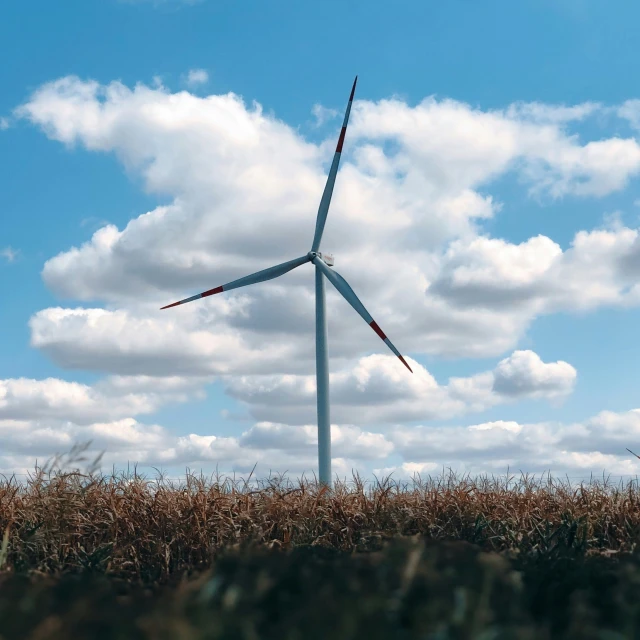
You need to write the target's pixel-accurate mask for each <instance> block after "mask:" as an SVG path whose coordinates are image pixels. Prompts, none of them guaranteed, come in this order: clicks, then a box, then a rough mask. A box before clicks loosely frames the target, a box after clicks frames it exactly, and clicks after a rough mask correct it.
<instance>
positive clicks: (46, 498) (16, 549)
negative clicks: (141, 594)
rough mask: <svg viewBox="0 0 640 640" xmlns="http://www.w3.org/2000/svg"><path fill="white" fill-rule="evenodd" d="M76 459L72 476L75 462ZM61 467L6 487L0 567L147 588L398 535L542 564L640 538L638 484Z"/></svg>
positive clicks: (0, 492) (0, 484) (372, 545)
mask: <svg viewBox="0 0 640 640" xmlns="http://www.w3.org/2000/svg"><path fill="white" fill-rule="evenodd" d="M79 453H81V450H79V449H77V450H75V451H74V452H72V454H71V456H70V458H68V459H67V461H66V466H67V467H69V466H70V464H69V461H71V463H74V462H77V460H78V459H80V458H79ZM64 468H65V464H60V460H58V461H56V463H55V464H52V465H49V466H48V467H45V468H40V469H36V471H35V472H34V473H33V474H32V475H31V476H30V477H29V479H28V481H27V482H26V483H19V482H17V480H16V479H15V478H4V479H1V480H0V532H1V533H0V535H2V536H3V537H2V542H1V543H0V567H2V569H4V570H10V571H18V572H38V573H45V574H59V573H62V572H78V571H93V572H100V573H105V574H108V575H111V576H116V577H119V578H124V579H127V580H133V581H141V582H145V583H152V582H160V583H162V582H166V581H168V580H170V579H171V578H172V577H175V576H179V575H182V574H184V573H185V572H192V571H199V570H202V569H204V568H206V567H209V566H210V565H211V563H212V561H213V559H214V558H215V556H216V554H217V553H218V552H219V551H220V550H221V549H223V548H226V547H229V546H230V545H231V546H233V545H236V544H238V543H242V542H245V541H252V542H254V543H262V544H267V545H268V546H270V547H272V546H278V547H292V546H299V545H314V546H315V545H321V546H326V547H332V548H334V549H338V550H343V551H366V550H375V549H377V548H380V546H381V544H382V541H383V540H384V539H386V538H391V537H394V536H397V535H416V534H417V535H419V536H420V537H424V538H426V539H429V540H459V541H460V540H462V541H467V542H470V543H473V544H476V545H478V546H479V547H481V548H482V549H484V550H493V551H507V552H509V554H508V555H511V556H514V555H515V554H518V553H519V554H525V555H527V556H528V557H533V556H536V555H539V554H549V553H553V552H554V551H557V550H559V549H572V550H574V551H576V552H579V553H589V552H607V553H616V552H632V551H633V550H634V549H635V547H636V544H637V542H638V540H639V539H640V489H639V487H638V484H637V481H634V482H629V483H627V484H626V485H622V484H619V485H611V484H609V483H607V482H606V480H603V481H595V480H593V481H591V482H590V483H588V484H582V485H580V486H572V485H571V484H570V483H569V482H568V481H559V480H555V479H553V478H550V477H547V478H546V479H545V478H541V479H538V480H536V479H534V478H531V477H526V476H521V477H520V478H518V479H516V478H512V479H510V480H509V481H507V480H504V479H494V478H488V477H481V478H475V479H471V478H469V477H461V478H459V477H456V476H455V474H453V473H450V474H449V475H448V476H442V477H437V478H431V477H429V478H427V479H420V478H416V479H415V480H414V481H413V482H412V483H408V484H403V483H398V482H395V481H393V480H391V479H386V480H383V481H380V482H378V483H377V484H375V485H372V486H367V487H365V485H364V483H363V482H362V480H361V479H360V478H359V477H357V476H356V477H354V479H353V481H352V482H350V483H339V484H337V485H336V486H335V488H334V490H333V491H331V492H329V491H327V490H326V489H325V488H323V487H321V486H318V485H317V484H316V483H315V482H311V481H305V480H300V481H298V482H296V483H292V482H290V481H287V480H286V479H283V478H280V477H276V478H271V479H269V480H266V481H263V482H261V483H258V485H259V486H258V488H255V485H251V484H249V483H246V482H237V481H234V480H233V479H230V478H221V477H212V478H205V477H202V476H196V475H193V474H188V475H187V476H186V478H185V479H184V480H183V481H182V482H180V483H177V482H171V481H169V480H166V479H163V478H162V476H158V477H156V478H153V479H148V478H145V477H141V476H139V475H138V474H136V473H135V472H134V473H130V474H120V475H110V476H109V475H104V474H100V473H97V472H96V471H95V469H91V468H89V469H88V471H86V472H84V473H81V472H79V471H65V470H64Z"/></svg>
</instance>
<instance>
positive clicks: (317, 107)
mask: <svg viewBox="0 0 640 640" xmlns="http://www.w3.org/2000/svg"><path fill="white" fill-rule="evenodd" d="M311 113H312V114H313V117H314V118H315V119H316V126H317V127H321V126H322V125H323V124H325V123H326V122H329V121H330V120H333V119H334V118H337V117H338V115H339V112H338V110H337V109H328V108H327V107H323V106H322V105H321V104H314V105H313V107H312V109H311Z"/></svg>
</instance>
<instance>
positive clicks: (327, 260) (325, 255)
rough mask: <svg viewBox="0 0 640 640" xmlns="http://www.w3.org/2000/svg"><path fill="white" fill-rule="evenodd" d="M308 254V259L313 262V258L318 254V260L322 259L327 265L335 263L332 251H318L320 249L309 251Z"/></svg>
mask: <svg viewBox="0 0 640 640" xmlns="http://www.w3.org/2000/svg"><path fill="white" fill-rule="evenodd" d="M307 255H308V256H309V261H310V262H313V259H314V258H315V257H316V256H318V258H320V260H322V261H323V262H324V263H325V264H326V265H327V266H328V267H333V265H334V264H335V260H334V258H333V253H320V251H309V253H308V254H307Z"/></svg>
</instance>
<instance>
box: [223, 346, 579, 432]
mask: <svg viewBox="0 0 640 640" xmlns="http://www.w3.org/2000/svg"><path fill="white" fill-rule="evenodd" d="M409 361H410V364H411V368H412V369H413V371H414V374H413V375H407V374H406V371H405V369H404V368H403V367H402V365H400V364H399V363H398V361H397V359H396V358H395V357H393V356H386V355H372V356H367V357H364V358H361V359H360V360H359V361H358V363H357V364H356V366H355V367H353V368H350V369H347V370H343V371H339V372H336V373H332V374H331V376H330V393H331V412H332V418H333V419H334V420H336V421H337V422H338V423H348V422H359V423H361V424H377V425H382V424H397V423H402V422H407V421H416V420H434V419H445V418H452V417H456V416H460V415H464V414H467V413H472V412H480V411H484V410H485V409H488V408H490V407H493V406H496V405H500V404H504V403H508V402H513V401H515V400H520V399H524V398H546V399H558V398H563V397H566V396H567V395H568V394H570V393H571V392H572V391H573V387H574V384H575V380H576V376H577V373H576V370H575V369H574V368H573V367H572V366H571V365H570V364H568V363H567V362H562V361H560V362H553V363H545V362H543V361H542V360H541V359H540V357H539V356H538V355H537V354H536V353H534V352H532V351H516V352H514V353H513V354H512V355H511V356H509V357H508V358H505V359H503V360H501V361H500V362H499V363H498V366H497V367H496V368H495V369H494V370H493V371H487V372H483V373H479V374H476V375H474V376H471V377H468V378H460V377H453V378H450V379H449V381H448V383H447V384H445V385H440V384H438V382H437V381H436V380H435V378H434V377H433V376H432V375H431V374H430V373H429V372H428V371H427V369H425V368H424V367H423V366H422V365H420V364H419V363H418V362H416V361H415V360H413V359H411V358H410V359H409ZM227 392H228V393H229V394H230V395H231V396H232V397H234V398H236V399H237V400H240V401H242V402H244V403H246V404H247V406H248V407H249V410H250V413H251V415H252V416H253V417H254V418H255V419H257V420H271V421H276V422H285V423H288V424H302V423H304V422H306V421H312V420H313V419H314V417H315V411H316V408H315V402H316V384H315V377H314V376H310V375H307V376H301V375H298V376H296V375H284V376H273V375H271V376H269V375H267V376H260V375H253V376H234V377H231V378H229V380H228V382H227Z"/></svg>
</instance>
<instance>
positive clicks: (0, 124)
mask: <svg viewBox="0 0 640 640" xmlns="http://www.w3.org/2000/svg"><path fill="white" fill-rule="evenodd" d="M10 126H11V122H10V121H9V118H5V117H4V116H0V131H6V130H7V129H8V128H9V127H10Z"/></svg>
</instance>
